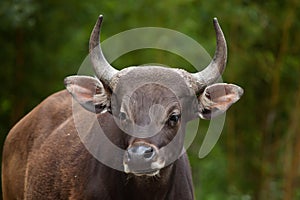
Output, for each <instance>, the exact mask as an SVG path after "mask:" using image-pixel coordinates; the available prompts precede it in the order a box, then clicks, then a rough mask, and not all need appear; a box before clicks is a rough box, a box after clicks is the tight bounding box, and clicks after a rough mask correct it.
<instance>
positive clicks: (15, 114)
mask: <svg viewBox="0 0 300 200" xmlns="http://www.w3.org/2000/svg"><path fill="white" fill-rule="evenodd" d="M15 55H16V60H15V66H14V77H13V80H14V82H13V87H12V88H13V92H12V93H11V95H12V96H11V102H12V105H13V107H12V112H11V116H10V125H11V126H12V125H14V124H15V123H16V122H17V121H18V120H19V119H20V118H21V117H22V116H23V115H24V109H25V105H26V97H25V96H24V93H21V92H20V91H24V89H22V90H20V88H21V87H24V84H23V82H24V74H25V69H24V66H25V54H24V31H23V30H22V28H17V30H16V39H15ZM25 91H26V89H25ZM27 92H28V94H30V90H29V89H28V90H27Z"/></svg>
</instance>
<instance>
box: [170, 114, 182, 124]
mask: <svg viewBox="0 0 300 200" xmlns="http://www.w3.org/2000/svg"><path fill="white" fill-rule="evenodd" d="M180 117H181V115H180V114H172V115H171V116H170V117H169V120H168V123H169V125H170V126H175V125H176V124H177V123H178V121H179V120H180Z"/></svg>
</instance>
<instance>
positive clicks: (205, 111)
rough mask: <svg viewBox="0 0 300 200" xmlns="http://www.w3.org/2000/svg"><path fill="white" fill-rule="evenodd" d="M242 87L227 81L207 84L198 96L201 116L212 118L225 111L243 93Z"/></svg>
mask: <svg viewBox="0 0 300 200" xmlns="http://www.w3.org/2000/svg"><path fill="white" fill-rule="evenodd" d="M243 93H244V91H243V89H242V88H241V87H239V86H237V85H233V84H227V83H216V84H213V85H210V86H207V87H206V88H205V90H204V92H203V93H202V94H201V95H200V96H199V97H198V100H199V116H200V117H201V118H202V119H212V118H214V117H216V116H218V115H220V114H222V113H224V112H226V110H227V109H228V108H229V107H230V106H231V105H232V104H233V103H235V102H237V101H238V100H239V99H240V97H241V96H242V95H243Z"/></svg>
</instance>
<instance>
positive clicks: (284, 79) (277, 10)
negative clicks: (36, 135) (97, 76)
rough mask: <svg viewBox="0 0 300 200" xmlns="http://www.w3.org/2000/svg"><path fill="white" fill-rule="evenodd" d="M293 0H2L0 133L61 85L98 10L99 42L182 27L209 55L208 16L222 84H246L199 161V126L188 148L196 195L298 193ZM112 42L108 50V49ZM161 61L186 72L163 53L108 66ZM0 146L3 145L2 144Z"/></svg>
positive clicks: (298, 27)
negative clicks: (223, 63)
mask: <svg viewBox="0 0 300 200" xmlns="http://www.w3.org/2000/svg"><path fill="white" fill-rule="evenodd" d="M299 4H300V2H299V1H297V0H290V1H284V0H276V1H274V0H267V1H257V0H256V1H250V0H228V1H217V0H210V1H196V0H165V1H157V2H154V1H150V0H140V1H134V0H128V1H116V0H110V1H96V0H88V1H75V0H68V1H60V0H44V1H37V0H2V1H1V2H0V24H1V26H0V44H1V50H0V51H1V53H0V59H1V62H2V63H1V68H0V80H1V86H2V89H1V90H0V134H1V141H2V142H1V143H3V141H4V138H5V136H6V135H7V133H8V131H9V129H10V128H11V127H12V126H13V124H15V123H16V122H17V121H18V120H19V119H20V118H21V117H22V116H24V115H25V114H26V113H28V112H29V111H30V110H31V109H32V108H33V107H34V106H36V105H37V104H38V103H39V102H40V101H42V99H44V98H45V97H47V96H48V95H50V94H52V93H54V92H56V91H58V90H61V89H64V87H63V79H64V77H66V76H67V75H70V74H75V73H76V72H77V70H78V68H79V66H80V64H81V62H82V61H83V59H84V58H85V56H86V55H87V52H88V50H87V48H88V39H89V34H90V32H91V29H92V27H93V25H94V23H95V20H96V18H97V16H98V15H99V14H100V13H101V14H103V15H104V16H105V22H104V27H103V31H102V35H101V36H102V40H105V39H106V38H108V37H110V36H112V35H114V34H117V33H119V32H121V31H124V30H128V29H131V28H136V27H147V26H156V27H164V28H170V29H173V30H177V31H180V32H182V33H184V34H186V35H188V36H190V37H192V38H194V39H195V40H197V41H198V42H199V43H200V44H202V45H203V46H204V47H205V48H206V49H207V51H208V52H209V53H210V54H211V55H213V52H214V49H215V35H214V30H213V27H212V18H213V17H218V19H219V22H220V24H221V26H222V28H223V31H224V33H225V36H226V39H227V42H228V48H229V60H228V65H227V66H228V67H227V70H226V71H225V73H224V75H223V80H225V81H226V82H231V83H236V84H238V85H241V86H242V87H243V88H244V89H245V94H244V96H243V97H242V99H241V100H240V101H239V102H238V103H237V104H235V105H234V106H233V107H232V108H231V109H230V110H229V112H228V113H227V118H226V124H225V127H224V130H223V133H222V136H221V138H220V140H219V141H218V143H217V145H216V146H215V148H214V149H213V151H212V152H211V153H210V154H209V155H208V156H207V157H205V158H204V159H199V158H198V151H199V148H200V145H201V141H202V140H203V137H204V135H203V133H205V129H206V128H207V124H208V123H207V122H202V121H201V122H200V123H202V124H203V125H201V130H202V131H200V132H199V134H198V135H197V138H196V139H195V141H194V143H193V145H192V146H191V147H190V149H189V155H190V160H191V164H192V169H193V178H194V184H195V192H196V196H197V199H208V200H215V199H216V200H217V199H229V200H235V199H243V200H248V199H262V200H265V199H272V200H276V199H285V200H291V199H299V198H300V189H299V188H300V168H299V165H300V156H299V155H300V135H299V134H298V133H300V127H299V121H300V87H299V85H300V83H299V76H300V59H299V53H300V37H299V35H300V21H299V20H298V19H299V18H300V12H299ZM111 48H114V47H111ZM149 62H152V63H164V64H167V65H170V66H175V67H182V68H186V69H188V70H190V71H192V70H193V69H192V67H191V66H190V65H189V63H187V62H186V61H185V60H184V59H182V58H179V57H178V56H176V55H173V54H171V53H168V52H164V51H159V50H157V51H155V50H145V51H135V52H131V53H129V54H126V55H124V56H122V57H121V58H120V59H118V60H117V61H115V62H114V63H113V64H114V65H115V66H117V67H118V68H122V67H125V66H128V65H133V64H143V63H149ZM1 146H2V145H1Z"/></svg>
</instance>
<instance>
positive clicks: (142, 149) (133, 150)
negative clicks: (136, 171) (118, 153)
mask: <svg viewBox="0 0 300 200" xmlns="http://www.w3.org/2000/svg"><path fill="white" fill-rule="evenodd" d="M127 155H128V158H127V159H128V162H129V161H138V162H149V161H152V160H153V159H154V157H155V155H156V151H155V150H154V148H153V147H152V146H150V145H147V144H143V145H136V146H132V147H130V148H128V149H127Z"/></svg>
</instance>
